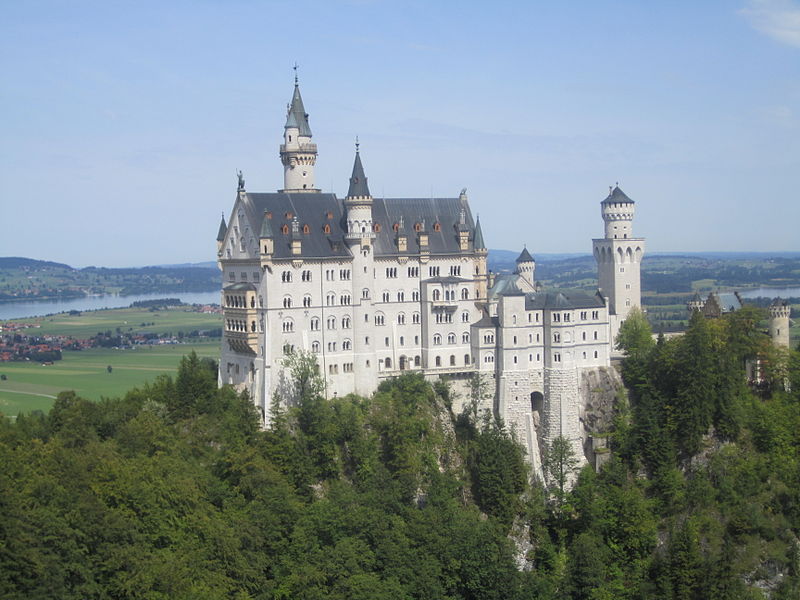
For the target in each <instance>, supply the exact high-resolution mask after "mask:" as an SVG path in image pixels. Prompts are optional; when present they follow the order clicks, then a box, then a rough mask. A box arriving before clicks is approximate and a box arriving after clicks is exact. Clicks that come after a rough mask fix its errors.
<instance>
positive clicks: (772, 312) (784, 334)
mask: <svg viewBox="0 0 800 600" xmlns="http://www.w3.org/2000/svg"><path fill="white" fill-rule="evenodd" d="M790 313H791V308H790V307H789V303H788V302H786V300H781V299H780V298H775V300H773V301H772V304H770V305H769V337H770V338H772V343H773V344H775V345H776V346H782V347H784V348H788V347H789V315H790Z"/></svg>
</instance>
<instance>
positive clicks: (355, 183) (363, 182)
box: [347, 150, 370, 198]
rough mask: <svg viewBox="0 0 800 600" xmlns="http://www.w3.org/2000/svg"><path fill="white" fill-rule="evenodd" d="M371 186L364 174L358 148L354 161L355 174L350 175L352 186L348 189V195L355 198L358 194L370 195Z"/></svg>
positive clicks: (362, 195)
mask: <svg viewBox="0 0 800 600" xmlns="http://www.w3.org/2000/svg"><path fill="white" fill-rule="evenodd" d="M369 195H370V194H369V187H368V186H367V176H366V175H364V167H363V166H362V165H361V155H360V154H359V153H358V150H356V159H355V161H354V162H353V175H352V176H351V177H350V188H349V189H348V190H347V196H348V197H350V198H355V197H357V196H361V197H364V196H369Z"/></svg>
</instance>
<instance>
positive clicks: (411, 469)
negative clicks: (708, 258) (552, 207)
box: [0, 309, 800, 600]
mask: <svg viewBox="0 0 800 600" xmlns="http://www.w3.org/2000/svg"><path fill="white" fill-rule="evenodd" d="M759 317H760V315H759V314H758V313H757V311H755V309H744V310H743V311H739V312H737V313H734V315H733V316H732V317H730V318H728V319H725V320H719V321H706V320H704V319H702V318H695V319H694V320H693V321H692V323H691V326H690V329H689V331H688V332H687V334H686V335H685V336H682V337H679V338H675V339H672V340H663V339H660V340H659V341H658V342H657V343H656V342H653V340H652V338H651V337H650V331H649V326H648V325H647V322H646V321H645V320H644V319H643V318H641V317H640V316H638V317H633V318H630V319H629V320H628V322H626V326H625V327H624V329H623V331H622V337H621V341H622V343H623V345H624V346H625V348H626V349H627V351H628V353H629V358H628V359H626V361H625V363H624V367H623V377H624V380H625V382H626V383H627V385H628V386H629V387H630V390H631V397H630V405H628V403H627V402H625V401H624V400H620V403H619V406H618V410H617V415H616V421H615V423H616V425H615V430H614V431H613V432H612V433H611V439H610V446H611V448H612V455H611V458H610V460H609V462H608V463H607V464H606V466H605V467H604V468H603V469H602V470H601V471H600V472H599V473H595V472H594V471H593V470H592V469H591V468H589V467H586V468H584V469H583V470H582V471H580V473H579V474H578V479H577V483H576V485H575V487H574V488H573V489H572V490H571V491H568V488H569V486H568V485H565V483H567V482H568V481H569V479H570V478H571V477H572V474H573V472H574V471H575V469H576V468H577V467H576V461H575V457H573V456H571V455H570V451H569V448H570V444H569V443H565V441H564V440H556V441H555V442H554V444H553V447H552V448H549V449H547V452H546V456H545V471H546V479H547V482H546V484H542V483H540V482H538V481H533V482H531V481H530V480H529V477H528V475H527V474H526V468H525V462H524V460H523V456H522V453H521V450H520V447H519V446H518V445H517V444H516V443H514V441H513V439H512V438H511V437H510V436H509V435H508V433H507V432H506V431H505V430H504V429H503V427H502V425H501V424H498V423H496V422H494V420H493V419H492V418H490V417H489V416H481V415H477V414H475V412H474V411H473V410H467V412H466V413H465V414H462V415H453V414H452V412H451V411H450V409H449V408H448V406H449V405H450V402H451V401H452V398H451V397H450V392H449V389H448V386H447V385H446V384H444V383H437V384H436V385H435V386H431V385H430V384H429V383H427V382H425V381H424V380H423V379H422V378H421V377H419V376H416V375H405V376H402V377H399V378H397V379H394V380H391V381H387V382H384V383H383V384H381V386H380V388H379V390H378V392H377V393H376V394H375V395H374V396H373V397H372V398H370V399H360V398H357V397H354V396H349V397H346V398H334V399H333V400H331V401H328V400H324V399H323V398H322V396H321V390H322V389H323V388H322V385H323V384H322V382H321V380H320V379H319V378H318V376H317V375H316V374H315V373H316V370H315V368H314V363H313V358H311V357H309V356H307V355H304V354H299V355H295V356H293V357H292V358H290V359H289V365H288V366H289V367H290V371H291V373H292V378H291V383H293V384H294V390H295V394H294V396H295V398H296V399H297V401H296V404H295V406H294V407H293V408H291V409H289V410H285V411H284V410H277V407H276V412H275V419H274V422H273V425H272V427H271V428H270V429H268V430H266V431H264V430H260V429H259V427H258V419H257V416H256V415H255V414H254V413H253V409H252V405H251V404H250V402H249V400H248V399H247V398H245V397H239V396H237V395H236V394H235V393H234V392H233V390H231V389H230V388H228V387H225V388H222V389H217V388H216V385H215V381H216V365H214V364H212V363H210V362H209V361H200V360H198V359H197V357H195V356H190V357H188V358H186V359H184V361H183V362H182V363H181V366H180V369H179V371H178V374H177V376H176V377H175V378H174V379H172V378H170V377H166V376H162V377H161V378H159V379H158V380H157V381H156V382H155V383H154V384H152V385H149V386H147V387H145V388H144V389H139V390H132V391H130V392H129V393H128V394H127V395H126V396H125V397H124V398H122V399H116V400H104V401H102V402H100V403H97V404H94V403H91V402H88V401H85V400H82V399H81V398H79V397H77V396H76V395H75V394H74V393H71V392H67V393H62V394H61V395H60V396H59V398H58V399H57V401H56V403H55V406H54V408H53V409H52V411H51V412H50V414H49V415H46V416H45V415H41V414H36V415H30V416H24V417H20V418H18V419H17V421H16V422H11V421H8V420H0V462H2V465H3V469H2V470H0V503H2V519H0V597H3V598H12V599H17V598H19V599H22V598H63V599H72V598H75V599H78V598H240V599H244V598H253V599H255V598H264V599H273V598H274V599H277V598H281V599H284V598H314V599H316V598H320V599H322V598H325V599H342V600H344V599H348V600H353V599H355V600H360V599H364V600H366V599H379V600H380V599H406V598H408V599H414V598H420V599H422V598H426V599H427V598H436V599H442V600H445V599H447V600H449V599H456V598H459V599H460V598H466V599H476V600H477V599H490V600H491V599H497V600H501V599H502V600H507V599H511V600H523V599H525V600H533V599H540V600H574V599H577V600H597V599H609V600H610V599H614V600H617V599H622V600H639V599H659V600H663V599H666V600H685V599H690V600H693V599H696V600H705V599H715V600H743V599H744V600H757V599H765V598H769V599H771V600H789V599H793V600H796V599H797V598H798V597H800V544H798V533H800V411H799V410H798V406H799V405H800V358H798V354H797V353H796V352H792V353H788V352H787V353H780V352H775V351H773V349H772V348H771V347H770V346H769V345H768V344H767V343H766V341H765V336H763V334H761V333H760V332H759V331H758V330H757V328H756V325H755V324H756V323H757V322H758V319H759ZM753 356H760V357H761V358H762V365H763V366H764V370H763V377H762V379H761V380H760V383H759V384H758V385H754V386H753V385H749V384H748V382H747V379H746V376H745V364H746V361H747V359H749V358H752V357H753ZM787 383H788V384H790V385H791V389H792V390H794V391H792V392H787V391H785V387H786V385H785V384H787ZM475 389H476V390H478V393H480V392H479V389H480V386H475ZM468 404H469V403H468Z"/></svg>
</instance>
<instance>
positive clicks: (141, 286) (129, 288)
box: [0, 257, 220, 300]
mask: <svg viewBox="0 0 800 600" xmlns="http://www.w3.org/2000/svg"><path fill="white" fill-rule="evenodd" d="M219 286H220V275H219V270H218V269H217V268H216V266H212V267H209V266H207V265H206V266H193V265H181V266H178V265H176V266H165V267H138V268H118V269H112V268H106V267H84V268H82V269H75V268H73V267H71V266H69V265H65V264H61V263H56V262H50V261H42V260H33V259H30V258H20V257H0V300H27V299H47V298H69V297H81V296H84V295H86V294H104V293H120V294H123V295H128V294H147V293H170V292H205V291H213V290H216V289H219Z"/></svg>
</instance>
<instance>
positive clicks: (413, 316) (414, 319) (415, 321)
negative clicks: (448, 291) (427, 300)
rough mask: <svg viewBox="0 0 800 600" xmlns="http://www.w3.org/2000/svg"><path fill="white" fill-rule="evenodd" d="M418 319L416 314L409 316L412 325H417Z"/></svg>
mask: <svg viewBox="0 0 800 600" xmlns="http://www.w3.org/2000/svg"><path fill="white" fill-rule="evenodd" d="M419 319H420V316H419V313H418V312H415V313H412V314H411V322H412V323H414V325H419Z"/></svg>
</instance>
